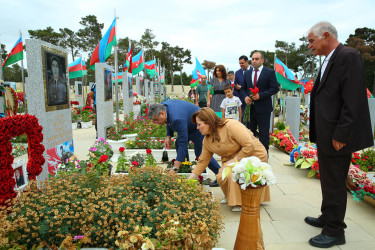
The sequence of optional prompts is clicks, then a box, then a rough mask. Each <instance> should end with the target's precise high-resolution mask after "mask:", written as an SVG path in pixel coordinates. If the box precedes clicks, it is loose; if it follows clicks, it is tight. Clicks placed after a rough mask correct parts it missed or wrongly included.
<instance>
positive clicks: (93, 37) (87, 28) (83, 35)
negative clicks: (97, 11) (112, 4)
mask: <svg viewBox="0 0 375 250" xmlns="http://www.w3.org/2000/svg"><path fill="white" fill-rule="evenodd" d="M79 23H80V24H81V25H82V26H83V28H82V29H79V30H78V32H77V36H78V37H79V47H80V48H81V49H82V50H83V51H86V52H87V51H89V52H91V53H92V52H93V51H94V50H95V48H96V46H97V45H98V43H99V42H100V40H101V39H102V29H103V28H104V23H99V22H98V19H97V18H96V16H95V15H88V16H86V17H82V20H81V21H80V22H79Z"/></svg>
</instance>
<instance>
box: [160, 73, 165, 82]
mask: <svg viewBox="0 0 375 250" xmlns="http://www.w3.org/2000/svg"><path fill="white" fill-rule="evenodd" d="M160 83H164V72H163V74H161V75H160Z"/></svg>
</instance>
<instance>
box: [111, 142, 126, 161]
mask: <svg viewBox="0 0 375 250" xmlns="http://www.w3.org/2000/svg"><path fill="white" fill-rule="evenodd" d="M126 141H127V139H122V140H119V141H112V140H107V142H108V143H109V145H111V146H112V151H113V156H112V158H111V161H112V162H117V161H118V158H119V157H120V150H119V149H120V148H121V147H124V148H125V145H126Z"/></svg>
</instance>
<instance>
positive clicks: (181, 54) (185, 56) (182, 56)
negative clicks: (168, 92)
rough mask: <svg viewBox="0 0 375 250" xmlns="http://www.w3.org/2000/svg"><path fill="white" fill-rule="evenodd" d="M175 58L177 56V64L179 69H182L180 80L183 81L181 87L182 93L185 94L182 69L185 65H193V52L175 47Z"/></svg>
mask: <svg viewBox="0 0 375 250" xmlns="http://www.w3.org/2000/svg"><path fill="white" fill-rule="evenodd" d="M174 51H175V56H176V62H177V63H178V67H179V69H180V76H181V77H180V80H181V87H182V93H183V94H185V90H184V83H183V81H182V67H183V65H184V63H188V64H191V52H190V50H188V49H186V50H184V48H181V47H178V46H176V47H174Z"/></svg>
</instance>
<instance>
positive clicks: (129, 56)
mask: <svg viewBox="0 0 375 250" xmlns="http://www.w3.org/2000/svg"><path fill="white" fill-rule="evenodd" d="M132 56H133V48H132V44H131V43H130V45H129V49H128V53H126V63H125V65H124V72H129V73H130V74H131V73H132V69H133V68H132V67H131V66H132Z"/></svg>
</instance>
